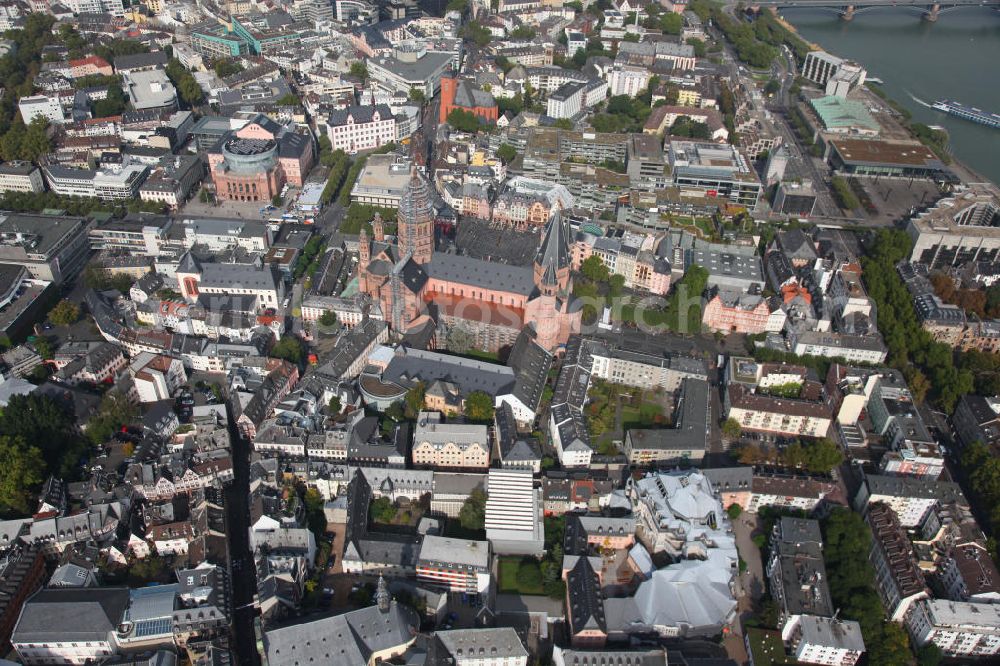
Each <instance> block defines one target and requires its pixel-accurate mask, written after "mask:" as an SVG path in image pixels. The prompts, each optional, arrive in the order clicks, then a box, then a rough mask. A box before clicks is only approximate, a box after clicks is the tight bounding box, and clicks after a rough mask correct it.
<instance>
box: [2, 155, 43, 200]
mask: <svg viewBox="0 0 1000 666" xmlns="http://www.w3.org/2000/svg"><path fill="white" fill-rule="evenodd" d="M0 191H3V192H35V193H38V192H44V191H45V181H44V180H43V179H42V171H41V169H39V168H38V167H36V166H35V165H34V164H32V163H31V162H22V161H13V162H6V163H4V164H0Z"/></svg>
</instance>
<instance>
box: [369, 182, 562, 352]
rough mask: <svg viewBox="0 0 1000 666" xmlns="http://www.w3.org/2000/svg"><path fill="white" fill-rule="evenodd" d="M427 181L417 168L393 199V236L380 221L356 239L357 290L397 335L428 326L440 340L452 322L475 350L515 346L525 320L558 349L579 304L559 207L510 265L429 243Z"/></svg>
mask: <svg viewBox="0 0 1000 666" xmlns="http://www.w3.org/2000/svg"><path fill="white" fill-rule="evenodd" d="M428 188H429V186H428V184H427V181H426V180H425V179H424V178H423V176H421V175H420V174H419V173H418V172H417V171H416V170H414V171H413V172H412V174H411V177H410V182H409V183H408V184H407V186H406V189H405V191H404V193H403V196H402V199H401V201H400V204H399V211H398V217H397V227H396V239H395V242H390V241H388V240H387V239H386V236H385V232H384V223H383V220H382V219H381V218H380V217H379V216H378V215H376V217H375V219H374V220H372V236H373V238H372V237H369V235H368V234H367V233H366V232H365V231H364V230H362V232H361V236H360V238H359V266H358V286H359V289H360V290H361V291H363V292H365V293H366V294H368V295H369V296H371V297H372V298H373V299H377V300H378V301H379V303H380V304H381V305H382V312H383V313H385V318H386V321H387V322H388V323H389V326H390V327H391V328H392V329H393V331H395V332H397V333H398V334H400V335H405V334H407V333H412V332H416V331H419V330H424V329H425V327H427V326H433V327H434V330H435V335H436V337H437V339H438V341H439V346H444V340H446V338H447V336H448V334H449V332H451V331H453V330H454V329H456V328H458V329H461V330H464V331H465V332H467V333H468V334H470V335H471V337H472V340H473V345H474V346H475V347H476V348H478V349H484V350H487V351H497V350H499V349H500V348H501V347H504V346H508V345H513V344H514V342H515V341H516V339H517V336H518V334H519V333H520V332H521V330H522V329H523V328H525V327H526V326H527V327H530V328H531V329H532V331H533V334H534V338H535V342H537V343H538V344H539V345H541V346H542V347H544V348H545V349H546V350H548V351H550V352H555V351H558V349H559V348H560V347H562V346H563V345H565V344H566V341H567V340H568V339H569V336H570V335H573V334H574V333H578V332H579V331H580V320H581V314H582V309H581V308H580V307H579V304H578V303H576V302H575V301H574V299H573V297H572V279H571V277H570V266H571V261H570V252H569V243H570V232H569V228H568V225H567V224H566V223H565V222H564V221H563V220H562V217H561V215H560V213H559V211H558V210H556V211H554V213H553V215H552V218H551V219H550V220H549V222H548V224H547V226H546V228H545V233H544V235H543V236H542V241H541V244H540V246H539V248H538V252H537V254H536V255H535V260H534V263H533V265H532V266H510V265H507V264H500V263H495V262H489V261H484V260H481V259H474V258H472V257H465V256H461V255H456V254H448V253H443V252H436V251H435V250H434V214H433V209H432V207H431V197H430V192H429V189H428Z"/></svg>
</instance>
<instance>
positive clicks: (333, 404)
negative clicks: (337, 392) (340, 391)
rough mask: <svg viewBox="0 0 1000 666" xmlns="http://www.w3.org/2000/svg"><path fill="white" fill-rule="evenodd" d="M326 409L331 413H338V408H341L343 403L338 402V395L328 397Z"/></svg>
mask: <svg viewBox="0 0 1000 666" xmlns="http://www.w3.org/2000/svg"><path fill="white" fill-rule="evenodd" d="M326 409H327V411H328V412H329V413H331V414H339V413H340V410H342V409H343V405H341V404H340V398H339V397H338V396H333V397H332V398H330V402H328V403H327V404H326Z"/></svg>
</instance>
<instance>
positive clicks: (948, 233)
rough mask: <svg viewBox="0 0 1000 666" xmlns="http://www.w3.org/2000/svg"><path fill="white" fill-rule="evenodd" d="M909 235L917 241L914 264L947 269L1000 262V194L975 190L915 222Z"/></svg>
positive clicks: (934, 208)
mask: <svg viewBox="0 0 1000 666" xmlns="http://www.w3.org/2000/svg"><path fill="white" fill-rule="evenodd" d="M906 232H907V233H908V234H909V235H910V239H911V240H912V241H913V249H912V250H911V251H910V261H914V262H919V263H923V264H927V266H928V267H929V268H930V269H931V270H934V269H947V268H950V267H951V266H960V265H963V264H966V263H969V262H974V261H985V262H996V261H997V260H998V259H1000V192H998V191H997V189H996V188H995V187H992V186H973V187H970V188H968V189H966V190H963V191H961V192H957V193H955V194H953V195H952V196H949V197H945V198H943V199H940V200H939V201H938V202H937V203H936V204H934V205H933V206H931V207H930V208H928V209H927V210H925V211H922V212H920V213H918V214H917V215H916V216H915V217H913V218H911V219H910V221H909V222H907V225H906Z"/></svg>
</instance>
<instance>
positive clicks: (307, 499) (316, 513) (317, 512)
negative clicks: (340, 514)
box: [302, 487, 326, 536]
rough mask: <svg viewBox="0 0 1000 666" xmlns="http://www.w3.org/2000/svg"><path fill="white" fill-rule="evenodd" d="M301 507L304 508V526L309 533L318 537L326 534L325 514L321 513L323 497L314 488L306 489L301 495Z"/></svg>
mask: <svg viewBox="0 0 1000 666" xmlns="http://www.w3.org/2000/svg"><path fill="white" fill-rule="evenodd" d="M302 505H303V506H304V507H305V508H306V525H307V526H308V527H309V531H310V532H312V533H313V534H315V535H316V536H320V535H321V534H323V533H324V532H326V514H325V513H324V512H323V505H324V501H323V496H322V495H321V494H320V492H319V490H317V489H316V488H312V487H310V488H306V491H305V493H303V495H302Z"/></svg>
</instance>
